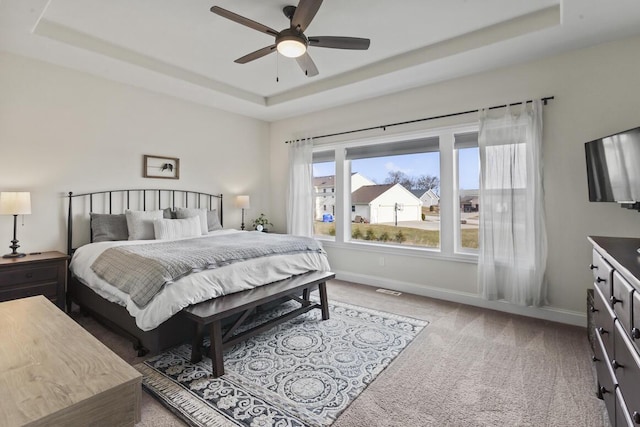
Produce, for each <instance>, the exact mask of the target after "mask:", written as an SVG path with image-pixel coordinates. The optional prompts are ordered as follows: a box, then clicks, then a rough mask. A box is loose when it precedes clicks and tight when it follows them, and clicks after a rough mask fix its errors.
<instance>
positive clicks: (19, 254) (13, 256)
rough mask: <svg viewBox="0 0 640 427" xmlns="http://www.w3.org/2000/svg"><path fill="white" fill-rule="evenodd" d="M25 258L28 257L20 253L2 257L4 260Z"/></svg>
mask: <svg viewBox="0 0 640 427" xmlns="http://www.w3.org/2000/svg"><path fill="white" fill-rule="evenodd" d="M23 256H27V254H21V253H18V252H15V253H13V252H12V253H10V254H6V255H2V258H22V257H23Z"/></svg>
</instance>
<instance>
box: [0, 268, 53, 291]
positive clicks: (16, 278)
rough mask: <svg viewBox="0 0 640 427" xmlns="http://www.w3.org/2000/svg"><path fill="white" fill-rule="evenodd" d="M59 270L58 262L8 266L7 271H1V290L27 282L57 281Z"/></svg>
mask: <svg viewBox="0 0 640 427" xmlns="http://www.w3.org/2000/svg"><path fill="white" fill-rule="evenodd" d="M58 270H59V269H58V265H57V264H43V265H40V266H37V267H34V266H30V267H19V268H8V269H7V271H0V291H1V290H2V289H4V288H5V287H12V286H14V285H22V284H25V283H38V282H56V281H57V280H58Z"/></svg>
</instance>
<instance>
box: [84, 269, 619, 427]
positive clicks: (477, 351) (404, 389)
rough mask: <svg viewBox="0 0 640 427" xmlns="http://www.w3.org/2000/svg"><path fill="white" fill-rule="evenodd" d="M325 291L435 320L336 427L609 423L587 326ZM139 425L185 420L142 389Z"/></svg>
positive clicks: (347, 286) (356, 291)
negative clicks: (595, 374)
mask: <svg viewBox="0 0 640 427" xmlns="http://www.w3.org/2000/svg"><path fill="white" fill-rule="evenodd" d="M328 291H329V299H334V300H337V301H343V302H347V303H351V304H356V305H360V306H364V307H371V308H375V309H378V310H383V311H388V312H391V313H398V314H403V315H406V316H411V317H415V318H418V319H424V320H428V321H429V322H430V324H429V326H428V327H427V328H425V329H424V330H423V331H422V333H421V334H420V335H418V337H417V338H416V339H415V340H414V341H413V342H412V343H411V344H410V345H409V347H407V348H406V349H405V350H404V351H403V352H402V353H401V354H400V356H398V358H396V359H395V360H394V361H393V362H392V364H391V365H390V366H389V367H388V368H387V369H386V370H385V371H384V372H382V374H380V376H379V377H378V378H377V379H376V380H375V381H374V382H373V383H372V384H371V385H369V387H368V388H367V389H366V390H365V391H364V392H363V393H362V394H361V395H360V396H359V397H358V398H357V399H356V400H355V401H354V403H353V404H351V406H350V407H348V408H347V410H346V411H345V412H344V413H343V414H342V415H341V416H340V417H339V418H338V420H337V421H336V422H335V423H334V424H333V426H334V427H357V426H362V427H378V426H380V427H382V426H384V427H387V426H402V427H406V426H501V427H502V426H504V427H506V426H536V427H538V426H580V427H583V426H594V427H596V426H603V427H604V426H608V423H607V420H606V415H605V412H604V405H603V404H602V402H601V401H600V400H598V399H597V398H596V397H595V392H594V391H595V384H594V378H593V373H592V367H591V361H590V350H589V344H588V341H587V338H586V331H585V329H583V328H578V327H572V326H565V325H561V324H557V323H552V322H545V321H541V320H536V319H530V318H526V317H520V316H514V315H509V314H505V313H500V312H496V311H491V310H484V309H479V308H474V307H470V306H465V305H461V304H454V303H448V302H443V301H439V300H433V299H429V298H423V297H417V296H413V295H407V294H403V295H401V296H399V297H395V296H389V295H384V294H380V293H376V292H375V288H371V287H368V286H361V285H354V284H351V283H347V282H340V281H332V282H330V283H329V285H328ZM74 318H76V320H77V321H78V322H79V323H80V324H82V325H83V326H84V327H85V328H86V329H87V330H89V331H90V332H91V333H93V334H94V335H95V336H97V337H98V338H99V339H100V340H101V341H103V342H104V343H105V344H106V345H107V346H109V347H110V348H111V349H113V350H114V351H115V352H116V353H118V354H119V355H120V356H121V357H122V358H123V359H125V360H126V361H127V362H129V363H131V364H136V363H139V362H140V361H142V360H143V359H142V358H138V357H136V356H135V351H134V350H133V347H132V345H131V344H130V343H129V342H128V341H126V340H125V339H123V338H121V337H118V336H117V335H115V334H113V333H111V332H109V331H107V330H106V329H105V328H103V327H102V326H101V325H99V324H97V323H96V322H95V321H94V320H93V319H91V318H89V317H83V316H80V315H76V314H74ZM137 425H138V426H153V427H161V426H181V425H184V424H183V423H182V422H181V421H179V420H178V419H177V418H176V417H175V416H174V415H173V414H171V413H170V412H169V411H168V410H166V409H165V408H164V407H163V406H161V405H160V404H159V403H158V402H156V401H155V400H154V399H153V398H152V397H151V396H149V395H148V394H147V393H143V399H142V421H141V422H140V423H139V424H137Z"/></svg>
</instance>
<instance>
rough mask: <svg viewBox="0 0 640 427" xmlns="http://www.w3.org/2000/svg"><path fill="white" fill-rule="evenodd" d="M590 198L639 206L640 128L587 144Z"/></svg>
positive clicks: (628, 205)
mask: <svg viewBox="0 0 640 427" xmlns="http://www.w3.org/2000/svg"><path fill="white" fill-rule="evenodd" d="M584 149H585V152H586V156H587V179H588V185H589V201H591V202H616V203H620V204H622V205H623V206H624V207H629V208H634V209H637V208H638V207H639V206H640V127H637V128H635V129H629V130H627V131H624V132H620V133H617V134H615V135H610V136H607V137H604V138H599V139H596V140H593V141H590V142H587V143H585V144H584Z"/></svg>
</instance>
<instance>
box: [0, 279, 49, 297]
mask: <svg viewBox="0 0 640 427" xmlns="http://www.w3.org/2000/svg"><path fill="white" fill-rule="evenodd" d="M34 295H44V296H45V297H47V298H48V299H50V300H51V301H56V302H57V300H58V282H56V281H53V282H44V283H42V282H41V283H28V284H24V285H15V286H10V287H5V286H3V287H0V301H6V300H12V299H18V298H26V297H31V296H34Z"/></svg>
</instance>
